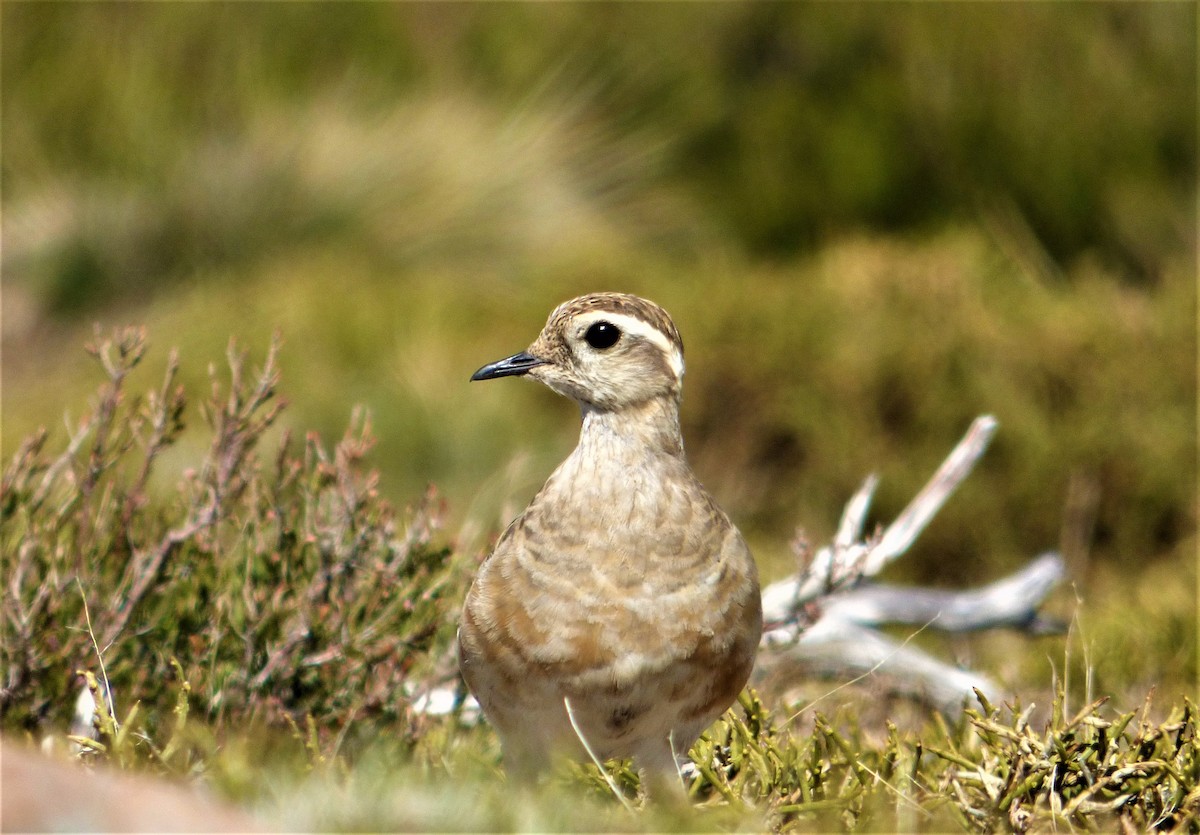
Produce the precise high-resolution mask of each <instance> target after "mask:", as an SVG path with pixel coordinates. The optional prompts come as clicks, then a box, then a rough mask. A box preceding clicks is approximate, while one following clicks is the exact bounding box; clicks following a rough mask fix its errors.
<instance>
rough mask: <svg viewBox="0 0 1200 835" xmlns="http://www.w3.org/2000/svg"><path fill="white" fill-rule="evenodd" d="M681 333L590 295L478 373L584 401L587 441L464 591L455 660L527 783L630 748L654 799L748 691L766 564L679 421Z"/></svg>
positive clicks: (627, 753)
mask: <svg viewBox="0 0 1200 835" xmlns="http://www.w3.org/2000/svg"><path fill="white" fill-rule="evenodd" d="M683 373H684V358H683V341H682V339H681V338H680V336H679V331H678V330H677V329H676V327H675V324H674V322H673V321H672V320H671V317H670V316H669V315H668V314H667V312H666V311H665V310H663V309H662V308H661V307H659V306H658V305H657V304H655V303H653V302H651V301H648V300H646V299H644V298H640V297H638V296H634V295H629V294H624V293H607V292H606V293H592V294H589V295H584V296H580V297H579V298H575V299H572V300H570V301H567V302H564V303H563V304H561V305H559V306H558V307H557V308H555V309H554V311H553V312H552V313H551V314H550V316H549V318H548V319H547V321H546V325H545V327H544V328H543V329H542V331H541V333H540V334H539V335H538V337H537V338H536V339H535V340H534V342H533V343H532V344H531V345H530V346H529V348H528V349H527V350H524V351H521V352H519V353H516V354H513V355H512V356H509V357H506V358H504V359H501V360H498V361H496V362H492V363H489V364H487V365H484V366H483V367H482V368H480V369H479V370H478V371H476V372H475V373H474V374H473V375H472V376H471V380H472V381H479V380H492V379H497V378H501V377H513V376H524V377H529V378H532V379H534V380H536V381H538V382H540V383H543V384H545V385H546V386H548V387H549V388H550V389H551V390H553V391H555V392H557V393H558V394H560V395H563V396H565V397H568V398H570V399H571V400H574V401H575V402H576V403H577V404H578V405H579V407H580V411H581V415H582V425H581V429H580V436H579V442H578V445H577V446H576V447H575V449H574V451H573V452H571V454H570V455H569V456H568V457H567V458H566V460H564V461H563V462H562V464H560V465H559V467H558V468H557V469H556V470H554V472H553V473H552V474H551V475H550V477H549V479H548V480H547V481H546V484H545V486H544V487H542V489H541V490H540V491H539V492H538V493H537V494H536V495H535V496H534V498H533V499H532V500H531V501H530V503H529V506H528V507H527V508H526V509H525V510H524V512H522V513H521V514H520V515H519V516H518V517H517V518H516V519H514V520H513V521H512V523H511V524H510V525H509V526H508V527H507V529H506V530H505V531H504V532H503V534H501V535H500V537H499V538H498V539H497V541H496V544H495V546H494V548H493V550H492V552H491V554H490V555H489V556H487V557H486V558H485V559H484V560H483V562H482V564H481V565H480V567H479V569H478V572H477V574H476V577H475V579H474V581H473V583H472V585H471V587H470V589H469V591H468V593H467V596H466V600H465V603H464V606H463V610H462V617H461V620H460V625H459V631H458V658H459V669H460V671H461V673H462V676H463V679H464V680H465V682H466V685H467V687H468V689H469V690H470V691H471V693H472V694H473V695H474V696H475V699H476V700H477V701H478V702H479V705H480V707H481V708H482V710H483V713H484V715H485V717H486V718H487V720H488V722H489V723H490V724H491V725H492V727H493V728H494V729H495V731H496V733H497V735H498V737H499V740H500V744H501V750H502V757H503V760H504V765H505V769H506V771H507V772H509V773H510V774H511V775H513V776H514V778H516V779H518V780H520V781H522V782H529V781H530V780H536V778H537V777H538V776H539V775H540V774H542V773H543V772H545V771H546V770H547V768H548V767H549V766H550V765H551V764H552V763H554V762H555V761H557V760H559V759H562V758H564V757H565V758H570V759H576V760H585V758H590V759H591V760H593V761H595V762H597V763H599V762H601V761H605V760H610V759H625V758H632V760H633V763H634V765H635V767H636V768H637V770H638V773H639V776H640V782H641V785H642V789H643V793H644V794H645V795H646V796H648V797H653V796H655V795H659V796H674V797H677V798H678V797H681V796H682V795H683V785H682V780H681V777H680V771H679V767H680V764H681V763H682V762H683V761H684V759H683V757H684V755H686V753H687V751H688V750H689V749H690V748H691V746H692V744H693V743H694V742H695V741H696V740H697V739H698V738H699V736H700V734H701V733H703V732H704V730H705V729H706V728H707V727H708V726H709V725H711V724H712V723H713V722H714V721H715V720H716V719H717V718H719V717H720V716H721V715H722V714H723V713H724V712H725V711H726V710H727V709H728V708H729V707H730V705H732V704H733V702H734V701H735V700H736V699H737V697H738V694H739V693H740V692H741V690H742V688H743V687H744V686H745V685H746V682H747V680H748V678H749V675H750V672H751V670H752V668H753V666H754V660H755V655H756V652H757V648H758V644H759V639H760V636H761V634H762V603H761V596H760V592H759V584H758V571H757V567H756V565H755V562H754V558H753V556H752V555H751V553H750V549H749V548H748V546H747V545H746V542H745V540H744V539H743V538H742V535H741V534H740V533H739V531H738V529H737V528H736V527H735V526H734V524H733V523H732V522H731V521H730V520H729V517H728V516H727V515H726V514H725V512H724V511H723V510H722V509H721V508H720V507H719V506H718V505H717V502H716V501H715V500H714V499H713V497H712V496H711V495H710V494H709V493H708V491H707V490H705V488H704V487H703V486H702V485H701V484H700V482H699V480H698V479H697V478H696V475H695V474H694V473H693V472H692V469H691V467H690V466H689V464H688V462H687V459H686V457H685V455H684V448H683V439H682V433H681V430H680V423H679V409H680V403H681V396H682V385H683Z"/></svg>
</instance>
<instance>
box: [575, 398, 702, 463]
mask: <svg viewBox="0 0 1200 835" xmlns="http://www.w3.org/2000/svg"><path fill="white" fill-rule="evenodd" d="M578 451H579V452H581V453H587V452H591V453H602V454H604V455H606V456H609V457H612V458H617V459H619V458H622V457H624V455H633V456H645V455H647V454H650V455H666V456H669V457H677V458H682V457H683V433H682V432H681V431H680V429H679V400H678V398H677V397H674V396H671V395H664V396H662V397H655V398H651V399H650V400H646V401H644V402H642V403H639V404H637V405H635V406H627V407H625V408H622V409H619V410H615V411H605V410H600V409H595V408H592V407H590V406H588V405H586V404H585V405H584V406H583V428H582V429H581V430H580V433H579V449H578Z"/></svg>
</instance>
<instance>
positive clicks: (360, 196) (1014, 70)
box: [0, 2, 1197, 692]
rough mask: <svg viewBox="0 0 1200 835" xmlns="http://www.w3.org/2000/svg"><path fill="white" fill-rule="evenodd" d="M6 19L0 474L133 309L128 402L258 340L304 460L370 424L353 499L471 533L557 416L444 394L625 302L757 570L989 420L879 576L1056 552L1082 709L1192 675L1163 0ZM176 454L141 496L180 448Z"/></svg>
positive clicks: (565, 421) (1182, 91)
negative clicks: (595, 301) (366, 415)
mask: <svg viewBox="0 0 1200 835" xmlns="http://www.w3.org/2000/svg"><path fill="white" fill-rule="evenodd" d="M0 14H2V16H3V21H2V23H3V27H2V38H3V43H2V47H3V48H2V53H0V61H2V67H0V70H2V83H3V89H2V97H0V106H2V114H0V115H2V121H0V131H2V136H0V139H2V149H3V155H2V158H0V178H2V180H0V185H2V209H3V255H2V257H3V262H2V270H3V311H2V314H3V430H4V431H3V439H2V451H3V453H4V455H5V458H6V459H7V458H8V456H10V455H11V454H12V452H13V451H14V450H15V449H16V448H17V446H18V444H19V443H20V441H21V439H22V438H23V437H24V436H26V435H27V434H28V433H29V432H31V431H33V430H34V429H35V428H36V427H37V426H39V425H46V426H48V427H49V428H50V429H51V431H52V432H53V433H57V436H58V437H59V438H62V437H63V435H64V432H65V430H64V429H63V426H62V423H63V421H62V416H63V414H64V412H67V413H69V414H71V415H73V416H77V415H78V414H80V413H81V412H82V411H84V410H85V409H87V408H88V395H89V392H91V391H93V390H94V388H95V384H96V381H97V376H96V372H95V368H94V364H93V363H91V362H90V361H89V360H88V358H87V357H86V356H85V355H84V353H83V351H82V349H81V346H82V344H83V343H84V342H85V341H86V340H87V339H88V338H89V337H90V335H91V332H92V328H93V323H95V322H100V323H102V325H103V327H104V328H106V329H109V328H111V326H113V325H117V324H124V323H129V322H135V323H144V324H145V325H146V326H147V327H148V330H149V334H150V339H151V343H152V349H151V352H150V354H149V355H148V358H147V361H146V362H145V363H144V365H143V367H142V368H140V369H139V370H138V371H137V372H136V373H135V374H134V376H133V378H131V382H130V388H133V389H136V390H141V389H145V388H149V387H151V386H154V385H156V384H157V381H158V380H159V379H160V378H161V374H162V368H163V366H164V365H165V363H166V358H167V350H168V348H170V347H172V346H178V347H179V348H180V351H181V357H182V362H181V370H180V377H181V379H182V380H183V381H184V382H185V383H187V384H188V385H189V388H192V389H197V390H201V391H202V390H204V387H205V386H206V380H207V373H208V372H207V369H208V365H209V363H210V362H214V361H215V362H218V363H219V362H220V361H221V358H222V356H223V353H224V348H225V345H226V343H227V341H228V340H229V339H230V338H231V337H235V338H236V339H237V340H238V342H239V345H241V346H242V347H245V348H249V349H250V350H251V354H252V356H261V355H263V354H264V353H265V351H266V347H267V344H268V342H269V340H270V334H271V332H272V331H273V330H274V329H276V328H278V329H279V330H280V332H281V334H282V337H283V340H284V344H283V348H282V350H281V352H280V366H281V368H282V373H283V379H284V388H283V392H284V394H285V396H286V397H287V399H288V400H289V401H291V407H290V409H289V410H288V411H287V412H285V413H284V415H283V416H282V418H281V423H282V424H285V425H287V426H290V427H293V428H294V429H296V430H297V431H298V432H301V433H302V432H304V431H306V430H309V429H315V430H317V431H319V432H320V434H321V435H322V436H323V437H325V438H329V439H333V438H337V437H340V436H341V434H342V432H343V430H344V428H345V427H346V425H347V423H348V421H349V417H350V413H351V408H352V406H353V405H354V404H363V405H365V406H366V407H367V408H368V409H369V410H370V412H371V414H372V415H373V419H374V427H375V432H376V434H377V435H378V436H379V443H378V446H377V447H376V449H375V450H374V452H373V454H372V462H373V464H374V465H375V466H377V467H378V468H379V469H380V470H381V482H380V489H381V490H382V491H383V492H384V493H385V494H386V495H388V496H390V497H391V498H393V499H394V500H395V501H397V502H398V503H399V504H401V505H405V504H411V503H413V502H416V501H417V500H418V498H419V497H420V496H421V495H422V494H423V493H424V490H425V486H426V485H427V484H428V483H434V484H436V485H437V486H438V488H439V489H440V492H441V495H442V496H443V497H444V498H445V499H446V500H447V502H448V506H449V518H450V519H451V520H452V523H451V524H450V531H451V537H452V538H453V539H454V540H455V542H456V544H457V546H458V547H459V548H460V549H465V550H473V549H478V550H482V549H483V548H484V547H485V546H486V542H487V537H489V536H490V535H491V534H493V533H494V532H495V531H496V530H497V529H498V527H499V526H500V525H502V524H503V523H504V522H505V521H506V520H507V519H508V518H510V517H511V515H512V514H513V513H514V512H515V511H516V510H517V509H519V508H520V507H521V506H523V504H524V503H525V501H526V500H527V499H528V497H529V496H530V495H532V493H533V492H534V491H535V490H536V489H537V487H539V486H540V484H541V483H542V481H543V480H544V478H545V476H546V475H547V474H548V473H549V471H550V470H551V469H552V468H553V466H554V465H555V464H556V463H557V462H558V461H559V460H560V459H561V458H562V457H563V456H564V455H565V454H566V452H567V451H568V450H569V449H570V448H571V447H572V445H573V443H574V438H575V434H576V432H577V426H576V417H575V415H574V414H573V410H572V408H571V407H570V406H569V404H567V403H565V402H563V401H561V400H560V399H558V398H556V397H555V396H554V395H552V394H551V393H549V392H547V391H543V390H541V389H539V388H538V387H536V386H533V385H528V384H521V383H507V384H506V383H496V384H489V385H487V386H479V385H472V386H469V385H468V383H467V378H468V376H469V375H470V373H471V372H472V371H474V370H475V368H477V367H478V366H480V365H482V364H483V363H484V362H487V361H490V360H493V359H496V358H499V357H501V356H505V355H507V354H509V353H512V352H514V351H516V350H519V349H520V348H523V347H524V346H526V345H527V344H528V343H529V342H530V341H532V339H533V337H534V336H535V335H536V333H537V331H538V330H539V328H540V327H541V325H542V323H543V321H544V318H545V316H546V314H547V313H548V312H549V310H550V309H551V308H552V307H553V306H554V305H555V304H557V303H558V302H560V301H562V300H564V299H566V298H568V297H570V296H572V295H575V294H577V293H580V292H586V291H589V290H597V289H614V290H625V291H630V292H636V293H641V294H644V295H647V296H649V297H650V298H653V299H655V300H656V301H658V302H660V303H661V304H663V305H664V306H665V307H667V308H668V309H669V310H670V311H671V312H672V313H673V314H674V316H675V318H676V322H677V324H678V325H679V327H680V329H681V331H682V333H683V335H684V339H685V341H686V342H687V349H688V363H689V366H688V367H689V371H688V382H687V387H686V396H685V408H684V424H685V426H684V430H685V435H686V438H687V442H688V445H689V451H690V454H691V456H692V458H693V461H694V463H695V465H696V468H697V470H698V471H699V472H700V474H701V477H702V479H703V480H704V481H705V482H706V484H708V485H709V486H710V488H711V489H712V491H713V492H714V493H715V494H716V495H717V497H718V499H719V500H720V501H721V503H722V504H723V505H724V506H725V507H726V508H727V509H728V510H729V511H730V513H731V515H732V516H733V517H734V518H735V520H736V521H737V522H738V523H739V525H740V526H742V528H743V529H744V530H745V532H746V533H747V536H748V538H749V539H750V540H751V543H752V545H753V546H754V548H755V551H756V554H757V555H758V557H759V560H760V563H761V564H762V566H763V569H764V572H765V574H766V575H767V577H768V578H773V577H777V576H780V575H782V574H783V573H786V572H787V571H789V570H790V568H791V562H790V561H791V557H790V556H789V552H788V549H787V547H786V542H787V540H788V538H789V537H790V536H791V535H792V533H793V530H794V528H795V527H796V526H797V525H801V526H803V527H804V528H805V529H806V530H807V531H808V533H809V536H810V539H812V540H813V541H814V542H818V543H819V542H822V541H824V540H825V539H826V538H827V537H828V536H829V535H830V534H831V533H832V531H833V529H834V526H835V525H836V521H837V519H838V516H839V514H840V512H841V508H842V506H843V504H844V503H845V501H846V500H847V499H848V498H849V496H850V495H851V493H852V492H853V490H854V488H855V487H856V486H857V484H858V483H859V482H860V481H861V479H862V478H863V477H864V476H865V475H866V474H867V473H868V472H871V471H878V472H879V473H880V474H881V476H882V477H883V484H882V487H881V489H880V492H879V495H878V499H877V502H876V509H875V511H874V512H875V514H876V518H877V519H878V520H880V521H881V522H886V521H887V520H889V519H891V518H892V517H893V516H894V515H895V514H896V513H897V512H898V511H899V510H900V509H901V508H902V507H903V506H904V504H905V503H906V502H907V501H908V499H909V498H911V497H912V495H913V494H914V493H915V491H916V490H917V489H918V488H919V487H920V485H921V484H922V483H923V482H924V480H925V479H926V478H927V477H928V475H929V474H930V473H931V472H932V471H933V469H934V468H935V467H936V466H937V464H938V463H939V462H940V460H941V458H942V457H943V456H944V455H945V453H946V452H947V451H948V450H949V449H950V447H951V446H952V445H953V443H954V442H955V441H956V440H957V438H958V437H959V436H960V434H961V433H962V432H963V431H964V430H965V428H966V426H967V425H968V423H969V421H970V419H971V418H972V417H974V416H975V415H977V414H980V413H984V412H990V413H993V414H995V415H996V416H997V417H998V419H999V421H1000V432H999V435H998V439H997V441H996V443H995V444H994V446H993V448H992V449H991V451H989V453H988V455H987V456H986V457H985V458H984V460H983V462H982V464H981V466H980V468H979V470H978V471H977V472H976V474H975V475H973V476H972V477H971V479H970V480H968V482H967V484H966V485H965V487H964V488H963V490H962V491H961V493H960V494H959V495H958V496H956V497H955V498H954V499H953V500H952V502H951V503H950V504H949V506H948V507H947V508H946V509H945V511H944V512H943V513H942V514H941V515H940V516H939V517H938V519H937V520H936V521H935V522H934V524H933V525H932V526H931V528H930V529H929V530H928V531H927V532H926V534H925V535H924V536H923V537H922V539H921V540H920V541H919V543H918V546H917V548H916V549H915V550H914V552H913V553H912V554H911V555H910V556H909V557H906V558H905V559H904V560H902V561H900V562H899V563H898V564H897V565H896V567H895V569H894V573H893V579H905V580H909V581H921V582H927V583H936V584H965V583H982V582H987V581H989V580H991V579H994V578H995V577H997V576H999V574H1000V573H1002V572H1004V571H1007V570H1010V569H1012V568H1014V567H1015V566H1016V565H1017V564H1019V563H1020V562H1022V561H1024V560H1025V559H1027V558H1029V557H1030V556H1032V555H1033V554H1035V553H1037V552H1039V551H1042V550H1046V549H1052V548H1061V549H1063V550H1064V552H1065V553H1066V555H1067V557H1068V560H1069V562H1070V565H1071V572H1072V576H1073V578H1074V579H1075V581H1076V591H1075V595H1074V596H1072V595H1068V597H1069V598H1070V599H1069V600H1066V601H1065V603H1064V606H1065V609H1066V611H1067V612H1068V613H1071V612H1073V611H1075V609H1074V601H1075V599H1076V597H1078V598H1079V599H1082V600H1083V602H1084V605H1083V607H1082V608H1081V609H1080V612H1081V620H1080V622H1081V623H1082V624H1084V626H1085V627H1086V629H1087V632H1086V635H1085V637H1086V638H1087V639H1088V640H1089V642H1090V644H1091V651H1090V656H1089V659H1088V661H1089V663H1090V664H1091V665H1093V666H1094V667H1095V672H1096V675H1097V683H1098V686H1101V687H1104V686H1107V687H1110V688H1131V691H1130V692H1133V691H1134V690H1136V688H1138V687H1143V688H1144V687H1146V686H1149V685H1151V684H1154V683H1160V684H1162V683H1163V682H1164V680H1168V686H1174V687H1176V688H1178V689H1182V690H1187V689H1188V688H1190V687H1191V686H1192V684H1194V680H1195V675H1196V663H1195V662H1196V658H1195V656H1196V643H1195V589H1196V576H1195V547H1196V542H1195V523H1196V489H1195V488H1196V471H1197V460H1196V441H1197V431H1196V261H1195V248H1196V229H1197V223H1196V214H1195V205H1196V202H1195V201H1196V190H1195V180H1196V159H1197V153H1196V151H1197V148H1196V141H1197V140H1196V136H1197V124H1196V104H1197V88H1196V66H1197V61H1196V36H1195V33H1196V23H1197V21H1196V9H1195V6H1194V5H1192V4H1187V3H1162V4H1133V3H1125V4H1115V3H1105V4H1049V3H1045V4H1043V3H1036V4H1035V3H1021V4H1001V3H995V4H992V3H972V4H949V5H947V4H918V3H913V4H904V3H889V4H875V3H867V4H859V3H839V4H800V3H782V4H781V3H759V4H733V3H707V4H696V5H692V4H689V5H686V6H680V5H669V4H608V3H587V4H573V3H564V4H528V5H526V4H440V3H439V4H410V3H402V4H392V3H353V4H349V3H345V4H342V3H339V4H300V3H295V4H266V3H264V4H244V3H195V4H151V3H100V2H96V3H87V4H57V3H56V4H49V3H26V2H6V3H4V4H3V7H2V9H0ZM185 419H186V420H188V421H189V422H191V423H197V422H198V416H197V415H195V414H194V413H191V414H187V415H185ZM200 443H202V441H196V442H195V444H200ZM169 454H170V456H171V457H172V460H173V461H174V462H175V463H176V464H177V465H178V469H177V470H175V471H173V472H172V471H166V472H161V473H159V474H158V475H157V476H156V477H157V478H158V479H159V481H160V482H161V483H159V484H158V488H159V489H160V490H162V491H165V492H170V491H172V490H174V489H175V485H176V483H177V481H178V478H179V472H180V471H182V470H183V469H184V468H185V467H187V466H189V465H190V463H191V462H193V461H194V460H195V459H196V458H198V457H199V455H200V448H199V446H196V445H193V446H192V447H189V446H188V444H187V441H186V436H185V441H184V442H183V444H182V445H181V446H179V447H176V448H174V449H172V450H171V451H170V453H169ZM1133 624H1139V625H1140V628H1137V629H1135V628H1133ZM1048 652H1049V650H1048ZM1055 652H1057V651H1055ZM1036 654H1038V655H1039V656H1041V655H1045V654H1046V653H1036ZM1036 663H1037V665H1039V666H1038V670H1039V671H1040V673H1044V671H1045V667H1046V662H1045V659H1044V658H1041V657H1039V658H1038V659H1036ZM1022 670H1024V667H1022V666H1021V665H1020V664H1015V665H1014V666H1012V667H1011V668H1005V669H1004V670H1002V673H1001V677H1002V678H1005V679H1006V680H1009V681H1020V680H1021V674H1022V672H1021V671H1022ZM1040 673H1039V674H1040ZM1042 683H1043V684H1044V683H1045V679H1044V678H1043V679H1042Z"/></svg>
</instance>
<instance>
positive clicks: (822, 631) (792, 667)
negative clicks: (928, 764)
mask: <svg viewBox="0 0 1200 835" xmlns="http://www.w3.org/2000/svg"><path fill="white" fill-rule="evenodd" d="M781 673H786V675H789V676H802V677H805V678H826V679H833V680H836V681H841V682H845V681H851V680H853V679H855V678H860V677H863V676H870V677H871V679H872V682H873V683H878V684H881V685H882V686H883V688H884V689H885V690H887V691H888V692H889V693H892V694H895V695H901V696H906V697H908V698H912V699H916V700H918V701H922V702H925V703H926V704H929V705H931V706H932V707H934V708H936V709H938V710H940V711H941V712H942V713H945V714H948V715H953V714H956V713H959V712H961V710H962V705H963V697H964V696H969V695H970V694H971V692H972V688H976V687H977V688H979V690H980V691H981V692H984V693H995V692H997V688H996V685H995V683H994V682H993V681H992V680H991V679H990V678H988V677H987V676H985V675H982V674H980V673H975V672H972V671H970V670H960V669H958V668H957V667H953V666H951V665H949V664H945V663H943V662H941V661H938V660H937V659H936V658H934V657H933V656H931V655H929V654H928V653H926V652H924V651H922V650H920V649H918V648H916V647H913V646H909V645H906V644H903V643H900V642H898V641H895V640H893V639H892V638H890V637H888V636H887V635H884V634H882V633H880V632H876V631H875V630H873V629H868V628H866V627H865V626H860V625H858V624H856V623H852V622H850V621H844V620H836V619H834V618H822V619H821V620H819V621H817V622H816V623H814V624H813V625H812V626H811V627H809V628H808V629H807V630H806V631H805V632H804V634H803V635H802V636H800V639H799V640H798V641H796V642H795V643H793V644H792V645H791V646H788V647H786V648H783V649H781V650H780V651H778V652H770V653H768V652H760V653H759V659H758V663H757V664H756V665H755V669H754V676H755V678H754V680H756V681H761V680H763V679H765V678H767V677H768V676H771V677H774V676H777V675H780V674H781Z"/></svg>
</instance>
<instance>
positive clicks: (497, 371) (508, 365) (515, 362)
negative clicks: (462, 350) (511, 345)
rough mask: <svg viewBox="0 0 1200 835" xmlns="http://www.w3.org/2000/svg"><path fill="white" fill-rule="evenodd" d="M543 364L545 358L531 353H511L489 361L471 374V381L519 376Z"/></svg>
mask: <svg viewBox="0 0 1200 835" xmlns="http://www.w3.org/2000/svg"><path fill="white" fill-rule="evenodd" d="M545 364H546V360H543V359H538V358H537V357H535V356H534V355H533V354H530V353H527V352H525V351H522V352H521V353H519V354H513V355H512V356H511V357H505V358H504V359H502V360H496V361H495V362H489V363H488V364H487V365H485V366H484V367H483V368H481V369H479V370H478V371H476V372H475V373H474V374H472V375H471V382H474V381H476V380H494V379H496V378H497V377H519V376H520V375H522V374H528V373H529V372H530V371H531V370H532V369H534V368H537V367H538V366H539V365H545Z"/></svg>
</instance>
